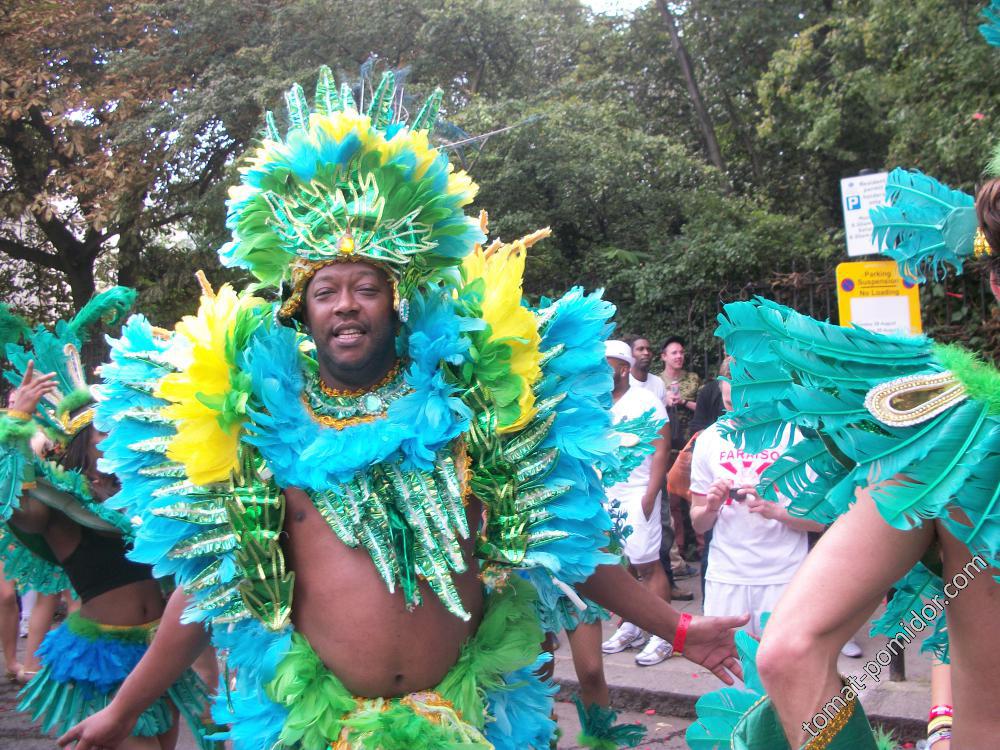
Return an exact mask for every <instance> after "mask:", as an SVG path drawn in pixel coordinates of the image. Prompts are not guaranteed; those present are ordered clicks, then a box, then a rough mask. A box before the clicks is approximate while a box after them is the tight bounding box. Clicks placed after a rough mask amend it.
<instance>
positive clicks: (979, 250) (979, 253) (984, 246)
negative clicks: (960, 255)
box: [972, 227, 993, 258]
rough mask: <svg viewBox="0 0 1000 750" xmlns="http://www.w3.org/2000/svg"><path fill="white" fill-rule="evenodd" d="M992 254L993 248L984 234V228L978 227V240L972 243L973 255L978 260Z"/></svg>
mask: <svg viewBox="0 0 1000 750" xmlns="http://www.w3.org/2000/svg"><path fill="white" fill-rule="evenodd" d="M992 252H993V248H991V247H990V243H989V242H988V241H987V240H986V235H985V234H983V228H982V227H978V228H977V229H976V238H975V239H974V240H973V241H972V253H973V255H975V256H976V257H977V258H985V257H986V256H987V255H989V254H990V253H992Z"/></svg>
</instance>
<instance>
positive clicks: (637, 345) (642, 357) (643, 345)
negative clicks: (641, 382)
mask: <svg viewBox="0 0 1000 750" xmlns="http://www.w3.org/2000/svg"><path fill="white" fill-rule="evenodd" d="M632 356H633V357H635V363H636V364H637V365H639V369H640V370H649V365H650V363H651V362H652V361H653V348H652V347H651V346H650V345H649V339H636V340H635V342H633V344H632Z"/></svg>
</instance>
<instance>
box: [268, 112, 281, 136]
mask: <svg viewBox="0 0 1000 750" xmlns="http://www.w3.org/2000/svg"><path fill="white" fill-rule="evenodd" d="M264 137H265V138H267V139H268V140H269V141H280V140H281V133H280V132H279V130H278V123H277V122H275V119H274V112H272V111H271V110H268V111H267V112H265V113H264Z"/></svg>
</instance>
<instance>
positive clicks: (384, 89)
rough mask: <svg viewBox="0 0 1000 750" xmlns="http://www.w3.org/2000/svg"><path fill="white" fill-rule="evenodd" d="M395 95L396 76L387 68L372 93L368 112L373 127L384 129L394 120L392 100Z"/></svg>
mask: <svg viewBox="0 0 1000 750" xmlns="http://www.w3.org/2000/svg"><path fill="white" fill-rule="evenodd" d="M395 96H396V76H394V75H393V73H392V71H391V70H387V71H386V72H385V73H383V74H382V80H381V81H379V84H378V88H376V89H375V93H374V94H373V95H372V101H371V104H369V105H368V112H367V113H366V114H367V115H368V116H369V117H370V118H371V120H372V126H373V127H376V128H380V129H382V128H385V127H386V126H387V125H388V124H389V123H391V122H392V100H393V98H395Z"/></svg>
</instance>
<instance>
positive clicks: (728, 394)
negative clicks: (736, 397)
mask: <svg viewBox="0 0 1000 750" xmlns="http://www.w3.org/2000/svg"><path fill="white" fill-rule="evenodd" d="M719 394H720V395H721V396H722V405H723V406H724V407H725V409H726V411H732V410H733V387H732V386H731V385H730V384H729V381H728V380H720V381H719Z"/></svg>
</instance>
